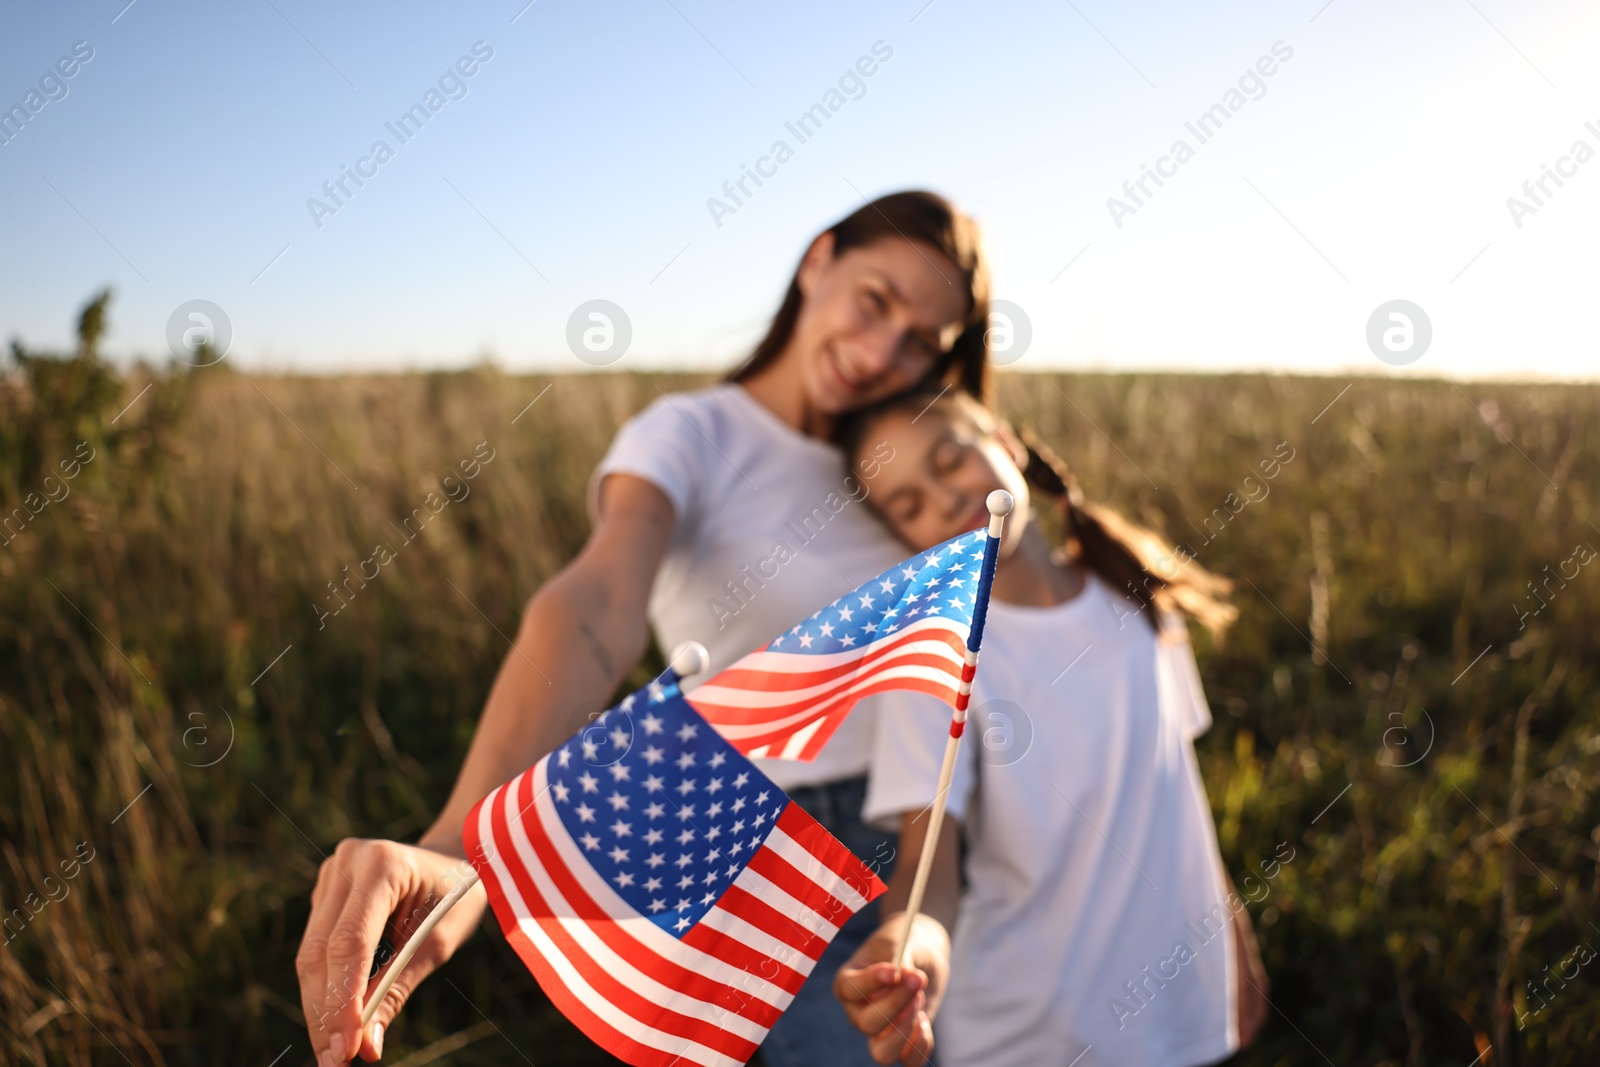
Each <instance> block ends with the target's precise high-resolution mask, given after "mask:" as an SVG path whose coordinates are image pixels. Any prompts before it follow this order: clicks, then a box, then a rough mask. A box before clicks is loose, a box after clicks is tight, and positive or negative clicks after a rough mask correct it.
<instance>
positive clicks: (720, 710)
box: [688, 530, 994, 760]
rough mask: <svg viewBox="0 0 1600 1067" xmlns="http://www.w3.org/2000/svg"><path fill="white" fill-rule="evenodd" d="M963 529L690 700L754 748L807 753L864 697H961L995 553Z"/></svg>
mask: <svg viewBox="0 0 1600 1067" xmlns="http://www.w3.org/2000/svg"><path fill="white" fill-rule="evenodd" d="M989 542H990V538H989V537H988V534H987V533H986V532H985V531H984V530H976V531H973V532H972V533H964V534H961V535H960V536H958V537H953V538H951V539H950V540H948V541H946V542H945V543H944V544H942V545H938V546H936V547H934V548H930V549H928V550H927V551H926V552H922V553H920V554H918V555H916V556H913V557H911V558H910V559H908V560H906V561H905V562H904V563H902V564H899V565H898V566H895V567H892V568H890V569H889V570H886V571H884V572H883V573H882V574H880V575H878V576H877V577H876V578H874V579H872V580H871V581H869V582H867V583H866V584H865V585H863V586H861V587H860V588H859V589H857V590H856V591H855V592H853V593H847V594H845V595H844V596H842V597H840V598H839V599H838V600H835V601H834V602H833V603H832V604H829V605H828V606H827V607H825V608H823V609H822V610H821V611H819V612H817V613H816V614H815V615H813V616H811V617H810V618H809V619H807V620H805V621H804V622H802V623H801V624H800V625H798V626H796V627H794V628H793V629H792V630H790V631H789V632H787V633H784V634H779V635H778V636H777V637H775V638H773V639H772V640H771V641H769V642H768V643H767V644H765V645H763V646H762V647H761V648H759V649H757V650H756V651H754V652H752V653H750V654H749V655H748V656H745V657H744V658H743V659H741V660H739V661H738V662H737V663H735V664H734V665H733V666H731V667H729V668H728V669H726V670H724V671H722V672H721V673H719V674H717V675H715V676H713V677H712V678H710V679H708V680H707V681H706V682H705V683H704V684H703V685H700V686H697V687H695V688H694V689H692V690H690V692H689V694H688V701H689V703H691V704H693V705H694V706H695V708H696V709H697V710H698V711H699V712H700V714H701V715H703V716H705V718H706V721H708V722H710V723H711V724H712V725H713V726H715V727H716V728H717V729H718V730H719V731H720V732H721V733H722V735H723V736H724V737H726V738H727V739H728V740H729V741H730V742H732V743H733V746H734V747H735V748H737V749H738V750H739V751H741V752H743V753H745V754H746V755H749V756H768V757H778V758H783V759H799V760H809V759H813V758H815V756H816V754H817V753H818V752H820V751H822V746H823V745H825V744H826V743H827V741H828V738H829V737H831V736H833V732H834V731H835V730H837V729H838V728H839V724H840V722H842V721H843V720H844V717H845V716H846V715H848V714H849V713H850V709H851V708H852V707H854V706H855V703H856V701H858V700H860V699H861V698H862V697H864V696H867V695H868V694H871V693H878V692H883V691H885V690H889V689H914V690H919V691H921V692H924V693H932V694H933V695H935V696H937V697H940V698H942V699H944V700H946V701H948V702H949V703H951V704H956V703H957V697H958V695H959V692H960V689H961V686H962V682H963V681H964V680H965V681H966V682H968V683H969V684H970V682H971V677H972V675H971V669H972V667H973V666H974V665H975V664H976V657H975V655H973V656H969V655H968V653H967V651H966V650H967V647H968V636H969V633H970V631H971V630H972V626H973V619H974V618H975V617H976V618H978V619H979V620H980V622H979V625H980V626H981V619H982V610H981V607H980V605H981V604H983V603H986V600H987V597H986V594H987V592H988V582H989V581H990V580H991V579H992V577H993V568H994V562H993V559H992V557H993V553H992V552H987V553H986V552H985V548H986V547H987V546H988V544H989Z"/></svg>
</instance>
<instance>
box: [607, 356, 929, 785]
mask: <svg viewBox="0 0 1600 1067" xmlns="http://www.w3.org/2000/svg"><path fill="white" fill-rule="evenodd" d="M879 459H880V460H883V457H881V456H880V457H879ZM619 473H620V474H632V475H635V476H637V477H640V478H643V479H645V480H646V481H648V482H650V483H652V484H654V485H655V486H657V487H658V488H660V490H661V491H662V492H663V493H665V494H666V496H667V499H668V500H670V501H671V502H672V507H673V510H674V512H675V513H676V518H677V522H676V525H675V527H674V529H673V535H672V543H671V545H670V547H669V548H668V550H667V554H666V557H665V559H664V560H663V561H662V564H661V569H660V570H659V571H658V572H657V573H656V578H655V583H654V585H653V586H652V587H651V590H650V604H649V609H648V614H649V618H650V625H651V627H652V628H653V629H654V630H655V635H656V640H657V642H658V644H659V645H660V647H661V649H662V652H663V653H664V654H668V655H670V654H671V651H672V649H673V648H675V647H676V646H677V645H678V644H679V643H680V642H683V641H689V640H695V641H699V642H701V643H702V644H704V645H705V646H706V650H707V651H708V652H709V653H710V654H711V666H710V669H709V670H708V671H706V672H705V673H704V674H702V675H700V678H699V680H700V681H704V680H705V679H706V678H709V677H710V676H711V675H712V674H714V673H716V672H717V671H720V670H722V669H723V668H725V667H727V666H729V665H731V664H732V663H733V662H734V661H735V660H737V659H739V657H741V656H743V655H745V654H746V653H748V652H752V651H754V650H755V649H757V648H759V647H760V646H761V645H764V644H766V642H768V641H770V640H771V639H772V638H773V637H775V636H777V635H778V634H780V633H782V632H783V631H785V630H787V629H789V628H790V627H791V626H794V625H795V624H796V623H798V622H800V620H802V619H804V618H806V617H807V616H809V615H811V614H812V613H814V612H816V611H818V610H820V609H821V608H823V607H825V606H827V605H828V604H829V603H831V602H832V601H833V600H835V599H837V598H838V597H840V596H842V595H844V594H845V593H848V592H850V591H851V590H852V589H854V588H855V587H856V586H858V585H860V584H861V583H862V582H864V581H867V580H868V579H869V578H872V577H873V576H874V575H876V574H879V573H881V572H882V571H884V570H887V569H888V568H889V567H891V566H893V565H894V564H896V563H898V562H900V560H901V559H903V558H904V557H905V556H906V555H907V553H906V551H905V549H904V547H903V546H902V545H900V543H899V542H897V541H895V540H894V539H893V538H892V537H891V536H890V534H889V533H888V531H886V530H885V529H884V528H883V526H882V525H880V524H879V523H878V521H877V520H876V519H874V518H873V517H872V515H871V513H870V512H869V511H868V510H867V505H866V504H865V503H863V501H864V500H865V499H866V496H867V494H868V493H870V491H871V484H870V483H868V482H862V481H860V480H858V479H857V478H856V477H855V476H854V475H851V474H849V473H848V472H847V471H846V468H845V463H844V458H843V456H842V454H841V453H840V452H839V450H838V449H837V448H834V447H833V446H832V445H829V444H827V443H825V442H823V441H819V440H817V439H815V438H812V437H807V436H805V435H804V434H802V433H800V432H799V431H798V430H796V429H794V428H793V427H791V426H789V425H788V424H787V423H785V422H783V421H782V420H781V419H779V418H778V417H777V416H776V415H774V414H773V413H772V412H770V411H768V410H767V409H766V408H765V407H763V406H762V405H761V404H759V403H758V402H757V401H756V400H755V399H754V398H753V397H751V395H750V394H749V393H748V392H746V391H745V389H744V388H743V387H742V386H739V385H735V384H732V383H723V384H720V385H714V386H711V387H709V388H706V389H700V390H696V391H693V392H686V393H674V394H672V395H670V396H668V395H665V394H663V395H662V397H661V398H660V399H658V400H656V401H655V402H654V403H652V404H651V405H650V406H649V407H647V408H645V410H644V411H642V412H640V413H639V414H638V415H635V416H634V417H633V418H632V419H630V420H628V422H627V423H626V424H624V425H623V427H622V429H621V430H619V431H618V432H617V436H616V438H615V439H614V440H613V441H612V443H611V447H610V449H609V450H608V451H607V452H606V455H605V458H604V459H602V460H601V461H600V465H599V466H598V467H597V468H595V472H594V474H593V476H592V477H591V478H590V481H589V514H590V517H591V518H594V517H596V515H597V510H596V505H597V503H598V497H599V488H600V482H601V480H602V479H603V478H605V476H606V475H608V474H619ZM684 688H685V690H686V691H691V692H692V691H693V688H694V685H693V684H692V683H691V684H688V685H686V686H685V687H684ZM865 710H866V709H865V708H862V709H861V710H860V711H858V712H857V713H856V714H853V715H850V716H848V717H847V718H846V719H845V720H844V723H843V724H842V725H841V726H840V727H839V730H838V732H837V733H835V734H834V735H833V737H832V738H830V739H829V741H828V743H827V745H826V746H825V747H824V748H823V749H822V751H821V752H820V753H818V754H817V758H816V759H815V760H813V761H812V762H809V763H797V762H793V761H788V760H757V761H756V763H757V764H758V765H759V766H760V767H761V769H762V771H763V772H765V773H766V774H767V776H768V777H770V778H771V779H772V780H773V781H774V782H775V783H777V785H778V787H779V788H780V789H785V790H788V789H793V788H795V787H797V786H801V785H813V784H817V783H822V782H831V781H836V780H838V779H841V778H849V777H853V776H856V775H861V774H865V773H866V771H867V764H868V760H869V758H870V755H869V748H870V741H871V726H870V722H869V721H868V720H869V718H870V716H869V715H867V714H864V712H865Z"/></svg>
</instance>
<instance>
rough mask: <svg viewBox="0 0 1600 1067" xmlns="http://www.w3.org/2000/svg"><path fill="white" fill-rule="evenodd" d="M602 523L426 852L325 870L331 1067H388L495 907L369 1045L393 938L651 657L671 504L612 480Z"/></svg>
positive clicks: (405, 981) (393, 848) (311, 973)
mask: <svg viewBox="0 0 1600 1067" xmlns="http://www.w3.org/2000/svg"><path fill="white" fill-rule="evenodd" d="M599 510H600V518H599V523H598V525H597V526H596V527H595V529H594V532H593V533H592V534H591V535H590V537H589V540H588V542H587V543H586V544H585V545H584V547H583V551H582V552H580V553H579V555H578V558H577V559H576V560H574V561H573V562H572V563H570V564H568V565H567V566H566V567H565V568H563V569H562V571H561V572H560V573H559V574H557V575H556V576H555V577H554V578H552V579H551V580H550V581H549V582H547V583H545V585H544V587H543V588H541V589H540V590H539V592H538V593H536V594H535V595H534V597H533V599H532V600H531V601H530V602H529V604H528V609H527V611H525V612H524V613H523V616H522V625H521V627H520V628H519V629H518V631H517V639H516V642H515V644H514V646H513V648H512V649H511V651H510V652H508V653H507V655H506V657H505V660H504V661H503V662H502V663H501V665H500V673H499V674H498V675H497V676H496V677H495V681H494V686H493V687H492V688H491V689H490V690H489V699H488V701H487V702H486V703H485V704H484V708H483V715H482V717H481V718H480V719H479V721H478V730H477V732H476V733H475V734H474V735H473V738H472V745H471V747H469V748H468V750H467V756H466V759H465V761H464V762H463V763H462V766H461V771H460V773H459V774H458V775H457V777H456V784H455V788H454V789H453V790H451V793H450V798H449V800H448V801H446V803H445V806H444V810H443V811H441V812H440V813H439V817H438V819H437V820H436V821H435V823H434V825H433V828H432V829H430V830H429V831H428V833H427V834H425V835H424V836H423V842H424V844H423V845H401V844H396V843H395V842H392V841H366V840H360V839H348V840H345V841H341V842H340V843H339V847H338V848H337V849H336V850H335V851H334V854H333V857H332V858H331V859H329V860H327V861H326V862H324V863H323V865H322V871H321V873H320V874H319V875H318V877H317V885H316V889H315V890H314V891H313V892H312V895H311V918H310V920H309V922H308V923H307V924H306V933H305V937H304V939H303V940H302V941H301V943H300V953H299V955H298V956H297V957H296V958H295V968H296V970H297V971H299V974H300V999H301V1002H302V1003H303V1005H304V1006H305V1012H306V1029H307V1030H308V1031H309V1032H310V1034H311V1047H312V1048H313V1049H314V1050H315V1051H316V1053H317V1054H318V1057H319V1059H318V1061H317V1062H318V1063H319V1064H321V1065H323V1067H327V1065H329V1064H335V1063H345V1062H348V1061H349V1060H350V1059H351V1058H353V1057H354V1056H356V1055H360V1056H361V1057H362V1058H363V1059H366V1060H375V1059H377V1058H378V1056H379V1055H380V1054H381V1053H382V1050H383V1034H382V1031H383V1030H384V1029H386V1028H387V1027H388V1025H389V1023H390V1021H391V1020H393V1019H394V1017H395V1015H396V1013H398V1012H399V1010H400V1008H401V1006H402V1005H403V1004H404V1003H405V1001H406V998H407V997H409V996H410V995H411V992H412V990H414V989H416V987H417V983H419V982H421V981H422V979H423V978H425V977H427V976H428V975H429V974H430V973H432V972H433V971H434V969H435V968H437V967H438V966H439V965H440V964H442V963H444V961H445V960H447V959H449V958H450V957H451V955H453V954H454V953H455V950H456V949H457V948H459V947H460V946H461V943H462V942H463V941H465V940H466V939H467V938H468V937H469V936H471V934H472V932H473V931H474V930H475V929H477V926H478V922H479V920H480V919H481V918H482V916H483V911H484V908H485V906H486V905H487V903H488V897H487V895H486V894H485V893H484V890H483V888H482V887H481V886H476V887H474V888H473V889H472V890H471V891H470V892H469V893H467V895H466V896H465V897H463V898H462V900H461V902H460V903H459V904H457V905H456V906H455V907H454V908H452V909H451V910H450V913H449V914H448V915H447V916H446V917H445V918H444V919H442V920H441V921H440V923H439V925H438V926H436V927H434V929H433V932H432V933H431V934H430V935H429V936H428V939H427V941H426V942H425V943H424V944H423V945H422V946H421V948H420V949H419V951H418V952H417V955H416V956H414V957H413V958H412V959H411V962H410V963H409V964H407V966H406V969H405V971H404V973H402V974H401V975H400V977H399V978H398V979H397V980H396V982H395V984H394V987H393V988H392V989H391V990H390V991H389V994H388V996H387V997H386V998H385V1000H384V1003H383V1005H382V1006H381V1007H380V1008H379V1009H378V1012H377V1014H376V1015H375V1016H374V1017H373V1025H372V1026H371V1028H370V1030H369V1032H367V1033H361V1032H360V1027H361V1007H362V1004H363V1003H364V1002H365V999H366V996H367V995H368V994H369V993H370V992H371V990H372V987H373V983H372V982H371V981H370V980H369V979H368V978H367V975H368V974H370V973H371V970H372V959H373V951H374V949H375V948H376V947H377V945H378V941H379V939H380V938H384V937H387V940H388V941H389V942H390V944H391V946H392V947H393V948H394V949H395V951H398V950H399V948H400V946H401V945H403V944H405V942H406V938H407V936H408V934H409V933H410V931H412V930H415V929H416V928H417V925H418V924H420V923H421V922H422V920H423V918H424V917H425V916H426V915H427V914H428V912H429V911H430V910H432V907H433V905H434V904H435V903H436V902H437V901H438V900H439V899H440V898H441V897H443V896H444V894H445V893H446V892H448V891H449V887H450V885H452V884H454V883H453V882H452V881H451V874H452V871H451V868H452V867H454V866H456V865H458V864H460V863H461V856H462V855H463V853H462V846H461V829H460V828H461V824H462V821H463V820H464V819H465V818H466V817H467V814H468V813H469V812H470V811H471V810H472V807H473V805H474V804H476V803H477V802H478V801H479V799H481V798H482V797H484V796H486V795H487V794H488V793H489V791H490V790H492V789H493V788H494V787H495V786H497V785H499V784H500V783H501V782H504V781H506V780H508V779H510V778H512V777H514V776H515V775H517V774H520V773H521V772H522V771H523V770H524V769H525V768H527V766H528V765H529V764H530V763H532V762H534V761H535V760H537V759H538V758H539V757H540V756H542V755H544V754H545V753H546V752H549V751H550V750H551V749H553V748H554V747H555V746H556V745H558V744H560V743H561V741H563V740H564V739H565V738H566V737H567V736H568V735H569V734H571V733H572V731H573V730H574V729H576V728H577V727H578V726H579V725H581V723H582V722H583V721H584V720H583V714H584V713H585V712H586V711H587V710H589V709H592V708H595V707H597V706H599V707H604V703H603V701H604V700H605V698H606V697H607V696H608V695H609V694H611V693H612V692H614V691H615V690H616V688H617V684H618V683H619V682H620V681H621V680H622V677H623V675H624V674H625V673H626V672H627V669H628V668H629V667H630V666H631V665H632V664H633V663H634V662H636V661H637V660H638V658H639V656H640V655H642V654H643V652H644V649H645V645H646V643H647V642H648V640H649V629H648V625H647V623H646V621H645V605H646V604H647V603H648V601H649V596H650V589H651V583H652V582H653V581H654V579H655V573H656V570H657V569H658V568H659V567H660V565H661V559H662V557H663V555H664V554H665V553H666V550H667V546H668V544H669V543H670V542H671V538H672V531H673V525H674V522H675V519H674V515H673V510H672V503H671V502H670V501H669V500H668V499H667V497H666V494H665V493H663V492H662V491H661V490H660V489H658V488H656V487H655V486H654V485H652V484H651V483H649V482H647V481H645V480H644V479H642V478H636V477H633V476H632V475H625V474H613V475H611V476H610V477H608V478H606V479H605V480H604V481H603V482H602V483H601V487H600V502H599ZM540 663H544V664H546V665H547V666H548V667H549V670H548V671H546V670H543V669H541V668H540V667H539V664H540ZM557 664H559V665H560V666H559V669H558V668H557V666H556V665H557ZM457 876H459V872H457ZM430 897H431V898H430ZM386 929H387V931H388V932H387V934H386V933H385V930H386Z"/></svg>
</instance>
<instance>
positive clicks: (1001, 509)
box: [983, 489, 1016, 537]
mask: <svg viewBox="0 0 1600 1067" xmlns="http://www.w3.org/2000/svg"><path fill="white" fill-rule="evenodd" d="M983 502H984V504H985V505H987V506H988V508H989V536H990V537H999V536H1000V531H1001V529H1002V528H1003V527H1004V526H1005V523H1006V516H1007V515H1009V514H1011V509H1012V508H1014V507H1016V501H1014V500H1012V499H1011V494H1010V493H1008V492H1006V491H1005V490H1004V489H996V490H995V491H994V492H992V493H990V494H989V495H988V496H987V497H986V498H985V499H984V501H983Z"/></svg>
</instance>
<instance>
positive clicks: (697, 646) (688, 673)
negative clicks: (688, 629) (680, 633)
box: [668, 641, 711, 678]
mask: <svg viewBox="0 0 1600 1067" xmlns="http://www.w3.org/2000/svg"><path fill="white" fill-rule="evenodd" d="M668 666H670V667H671V668H672V669H673V671H674V672H675V673H676V674H677V675H678V677H679V678H691V677H693V676H694V675H696V674H699V673H700V672H701V671H703V670H705V669H706V668H707V667H709V666H711V654H710V653H709V652H707V651H706V646H705V645H702V644H701V643H700V642H699V641H685V642H684V643H683V644H681V645H679V646H678V647H677V648H676V649H675V650H673V653H672V660H671V662H670V663H669V664H668Z"/></svg>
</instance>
